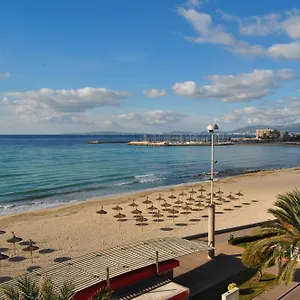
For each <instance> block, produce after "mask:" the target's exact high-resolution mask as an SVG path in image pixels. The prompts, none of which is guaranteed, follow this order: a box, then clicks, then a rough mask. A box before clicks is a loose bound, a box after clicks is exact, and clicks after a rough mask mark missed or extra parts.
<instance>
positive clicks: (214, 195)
mask: <svg viewBox="0 0 300 300" xmlns="http://www.w3.org/2000/svg"><path fill="white" fill-rule="evenodd" d="M206 195H207V196H208V197H210V196H211V193H207V194H206ZM213 197H216V194H215V193H213Z"/></svg>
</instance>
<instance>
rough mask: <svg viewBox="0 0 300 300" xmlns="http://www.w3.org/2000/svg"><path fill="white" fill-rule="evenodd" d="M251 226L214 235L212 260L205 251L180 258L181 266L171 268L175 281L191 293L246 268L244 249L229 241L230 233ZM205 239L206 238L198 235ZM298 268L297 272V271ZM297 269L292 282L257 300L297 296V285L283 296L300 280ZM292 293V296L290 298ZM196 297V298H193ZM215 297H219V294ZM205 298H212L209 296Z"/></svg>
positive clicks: (246, 231)
mask: <svg viewBox="0 0 300 300" xmlns="http://www.w3.org/2000/svg"><path fill="white" fill-rule="evenodd" d="M253 230H254V228H249V229H243V230H235V231H231V232H228V233H222V234H218V235H216V257H215V259H213V260H211V259H209V258H208V256H207V254H206V253H203V252H202V253H197V254H191V255H187V256H184V257H181V258H179V262H180V266H179V267H177V268H176V269H175V270H174V281H175V282H177V283H179V284H182V285H184V286H187V287H189V288H190V292H191V296H192V297H193V296H195V295H197V294H199V293H200V292H203V291H205V290H208V289H209V288H212V287H213V286H214V285H216V284H218V283H220V282H222V281H224V280H226V279H229V278H230V277H232V276H234V275H236V274H238V273H240V272H241V271H243V270H246V268H245V267H244V266H243V264H242V262H241V254H242V251H243V249H242V248H240V247H236V246H232V245H229V244H228V239H229V236H230V235H231V234H233V235H234V236H242V235H247V234H251V232H252V231H253ZM200 240H202V241H205V240H206V239H205V238H200ZM298 271H299V272H298ZM298 271H297V273H296V276H295V279H294V282H293V283H292V284H291V285H288V286H286V285H280V286H276V287H274V288H272V289H270V290H269V291H267V292H265V293H263V294H262V295H260V296H258V297H256V298H255V299H256V300H277V299H283V300H294V299H300V286H298V287H297V288H295V290H294V291H293V292H292V293H290V294H289V295H287V296H285V297H283V298H280V297H282V296H283V295H284V294H285V293H286V292H287V291H289V290H290V289H291V288H293V287H296V286H297V284H299V282H300V269H299V270H298ZM268 272H269V273H273V274H276V273H277V269H276V267H273V268H270V269H269V270H268ZM291 297H292V298H291ZM195 299H196V298H195ZM218 299H221V295H220V297H219V298H218ZM207 300H214V299H212V298H208V299H207Z"/></svg>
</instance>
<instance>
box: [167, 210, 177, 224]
mask: <svg viewBox="0 0 300 300" xmlns="http://www.w3.org/2000/svg"><path fill="white" fill-rule="evenodd" d="M168 212H169V213H170V214H171V215H172V219H173V222H174V218H175V215H176V214H178V210H176V209H174V208H172V209H170V210H169V211H168Z"/></svg>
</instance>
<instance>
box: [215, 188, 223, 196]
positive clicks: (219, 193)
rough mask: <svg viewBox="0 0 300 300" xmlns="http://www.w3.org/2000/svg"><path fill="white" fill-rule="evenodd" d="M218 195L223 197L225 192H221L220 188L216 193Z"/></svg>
mask: <svg viewBox="0 0 300 300" xmlns="http://www.w3.org/2000/svg"><path fill="white" fill-rule="evenodd" d="M216 194H217V195H222V194H224V192H223V191H221V189H220V188H219V190H218V191H217V192H216Z"/></svg>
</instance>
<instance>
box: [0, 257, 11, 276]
mask: <svg viewBox="0 0 300 300" xmlns="http://www.w3.org/2000/svg"><path fill="white" fill-rule="evenodd" d="M8 258H9V256H8V255H5V254H2V253H1V252H0V273H1V261H2V260H5V259H8Z"/></svg>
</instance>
